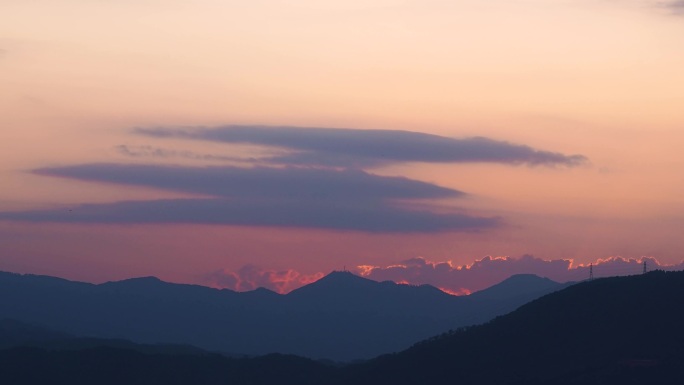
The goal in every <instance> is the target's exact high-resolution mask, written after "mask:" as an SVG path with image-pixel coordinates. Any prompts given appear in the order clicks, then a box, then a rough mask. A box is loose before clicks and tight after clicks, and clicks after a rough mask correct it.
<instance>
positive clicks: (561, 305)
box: [347, 271, 684, 385]
mask: <svg viewBox="0 0 684 385" xmlns="http://www.w3.org/2000/svg"><path fill="white" fill-rule="evenodd" d="M682 325H684V272H667V273H666V272H661V271H655V272H651V273H648V274H645V275H641V276H631V277H619V278H618V277H616V278H604V279H597V280H594V281H590V282H584V283H581V284H577V285H574V286H571V287H568V288H566V289H564V290H561V291H558V292H555V293H553V294H549V295H547V296H544V297H542V298H539V299H537V300H535V301H532V302H531V303H529V304H527V305H524V306H522V307H521V308H519V309H518V310H516V311H514V312H512V313H510V314H508V315H505V316H501V317H498V318H496V319H494V320H493V321H491V322H489V323H487V324H484V325H481V326H475V327H469V328H464V329H460V330H458V331H456V332H454V333H450V334H445V335H442V336H440V337H437V338H433V339H432V340H428V341H424V342H422V343H418V344H416V345H415V346H413V347H412V348H410V349H408V350H406V351H404V352H401V353H399V354H395V355H388V356H383V357H380V358H378V359H375V360H373V361H371V362H369V363H367V364H364V365H357V366H354V367H351V368H349V372H348V373H347V375H348V376H349V377H348V379H350V380H351V379H353V383H356V384H380V383H387V384H394V385H396V384H453V383H458V384H657V383H660V384H675V383H681V380H682V378H684V377H682V372H681V369H682V368H683V367H684V328H683V327H682ZM349 383H352V382H349Z"/></svg>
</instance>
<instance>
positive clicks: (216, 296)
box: [0, 272, 562, 361]
mask: <svg viewBox="0 0 684 385" xmlns="http://www.w3.org/2000/svg"><path fill="white" fill-rule="evenodd" d="M524 281H525V284H524V285H515V284H513V283H510V284H506V285H508V286H507V287H506V290H505V291H506V293H509V294H510V296H508V297H506V296H501V295H497V294H496V290H494V289H492V290H493V291H491V292H489V293H487V292H483V293H480V294H478V293H475V294H473V295H471V296H463V297H457V296H452V295H448V294H446V293H444V292H442V291H440V290H438V289H436V288H434V287H432V286H428V285H422V286H412V285H399V284H396V283H393V282H376V281H372V280H369V279H366V278H362V277H358V276H355V275H353V274H351V273H349V272H333V273H331V274H329V275H327V276H325V277H323V278H322V279H320V280H319V281H317V282H314V283H312V284H310V285H307V286H304V287H302V288H300V289H297V290H294V291H292V292H291V293H289V294H287V295H280V294H277V293H274V292H271V291H269V290H266V289H259V290H255V291H251V292H245V293H238V292H234V291H231V290H216V289H212V288H207V287H203V286H197V285H181V284H173V283H168V282H163V281H161V280H159V279H157V278H154V277H144V278H134V279H127V280H123V281H118V282H108V283H104V284H100V285H94V284H88V283H81V282H71V281H67V280H64V279H59V278H54V277H46V276H36V275H20V274H13V273H2V272H0V293H3V295H2V296H0V318H12V319H17V320H21V321H25V322H28V323H31V324H36V325H44V326H45V327H48V328H52V329H54V330H61V331H64V332H66V333H69V334H73V335H77V336H89V337H96V338H107V339H128V340H132V341H134V342H137V343H144V344H156V343H160V342H163V343H171V344H191V345H195V346H198V347H200V348H202V349H206V350H211V351H222V352H229V353H238V354H247V355H261V354H268V353H273V352H278V353H286V354H297V355H301V356H306V357H312V358H326V359H333V360H339V361H349V360H353V359H367V358H371V357H374V356H376V355H379V354H383V353H389V352H394V351H399V350H402V349H405V348H407V347H408V346H410V345H411V344H412V343H414V342H416V341H419V340H422V339H425V338H428V337H430V336H433V335H436V334H439V333H442V332H444V331H446V330H449V329H456V328H458V327H460V326H466V325H472V324H477V323H481V322H485V321H487V320H490V319H492V318H493V317H495V316H497V315H501V314H505V313H507V312H509V311H511V310H513V309H515V308H517V307H518V306H520V305H522V304H523V303H525V302H527V301H528V300H530V299H532V298H533V297H535V296H539V295H542V294H544V293H546V292H548V291H551V290H553V287H554V283H553V282H552V281H546V280H540V279H537V280H536V281H535V279H534V278H532V277H528V279H526V280H524ZM535 282H536V283H535ZM555 287H557V288H560V287H562V286H561V285H560V284H556V286H555ZM516 293H518V294H519V295H515V294H516Z"/></svg>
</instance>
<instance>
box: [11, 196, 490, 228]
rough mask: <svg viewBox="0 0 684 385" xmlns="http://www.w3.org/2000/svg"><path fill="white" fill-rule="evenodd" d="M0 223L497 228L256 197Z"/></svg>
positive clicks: (14, 216)
mask: <svg viewBox="0 0 684 385" xmlns="http://www.w3.org/2000/svg"><path fill="white" fill-rule="evenodd" d="M0 219H5V220H20V221H31V222H66V223H111V224H147V223H193V224H216V225H237V226H269V227H297V228H318V229H333V230H352V231H363V232H371V233H411V232H419V233H423V232H439V231H475V230H482V229H487V228H492V227H495V226H497V225H498V224H499V220H498V219H497V218H480V217H472V216H468V215H465V214H438V213H433V212H428V211H413V210H409V209H403V208H400V207H394V206H392V205H388V204H383V203H379V204H376V205H362V204H354V205H352V204H349V205H344V204H332V205H331V204H322V203H316V202H314V203H311V202H307V201H301V200H295V201H290V200H259V199H170V200H153V201H129V202H117V203H109V204H86V205H80V206H77V207H74V208H72V209H69V210H63V209H62V210H38V211H25V212H15V213H7V212H6V213H0Z"/></svg>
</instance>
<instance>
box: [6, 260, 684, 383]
mask: <svg viewBox="0 0 684 385" xmlns="http://www.w3.org/2000/svg"><path fill="white" fill-rule="evenodd" d="M345 282H347V283H349V282H352V281H345ZM356 282H362V281H356ZM322 284H326V283H325V282H324V283H322ZM362 284H365V283H362ZM682 303H684V272H668V273H665V272H651V273H648V274H644V275H640V276H631V277H619V278H603V279H597V280H594V281H588V282H582V283H579V284H576V285H573V286H570V287H567V288H565V289H563V290H560V291H557V292H555V293H552V294H549V295H546V296H544V297H541V298H539V299H537V300H535V301H532V302H530V303H528V304H526V305H524V306H522V307H520V308H519V309H517V310H516V311H513V312H511V313H510V314H507V315H504V316H500V317H497V318H496V319H494V320H492V321H490V322H487V323H485V324H482V325H479V326H470V327H464V328H460V329H458V330H456V331H453V332H450V333H444V334H442V335H440V336H436V337H433V338H430V339H429V340H425V341H422V342H420V343H417V344H415V345H414V346H412V347H411V348H410V349H407V350H405V351H402V352H400V353H395V354H389V355H384V356H380V357H377V358H375V359H372V360H369V361H366V362H362V363H357V364H349V365H346V366H333V365H326V364H324V363H321V362H315V361H312V360H308V359H304V358H300V357H295V356H289V355H278V354H274V355H268V356H263V357H255V358H239V359H235V358H227V357H225V356H221V355H216V354H203V355H202V354H195V355H190V354H182V353H181V354H157V353H142V352H140V351H136V350H132V349H128V348H112V347H107V346H105V347H97V348H86V349H76V350H60V351H55V350H47V349H38V348H26V347H22V348H12V349H0V383H7V384H13V385H38V384H41V385H42V384H46V383H49V384H58V385H59V384H69V385H81V384H83V385H86V384H99V385H109V384H124V383H125V384H131V385H137V384H140V385H162V384H163V385H174V384H179V385H180V384H194V385H213V384H217V385H218V384H228V383H230V384H233V385H262V384H263V385H266V384H273V383H278V384H281V385H290V384H292V385H295V384H296V385H307V384H327V385H350V384H354V385H357V384H358V385H371V384H399V385H410V384H421V385H422V384H436V385H440V384H463V385H469V384H478V385H490V384H534V385H580V384H582V385H585V384H586V385H598V384H609V385H610V384H616V385H617V384H648V385H661V384H662V385H664V384H679V383H681V379H682V376H681V369H682V367H684V328H682V327H681V325H682V324H684V311H683V310H682V306H681V304H682ZM0 324H2V322H0ZM12 327H13V326H12ZM21 328H24V327H23V326H22V327H21Z"/></svg>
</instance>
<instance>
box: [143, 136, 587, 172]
mask: <svg viewBox="0 0 684 385" xmlns="http://www.w3.org/2000/svg"><path fill="white" fill-rule="evenodd" d="M135 132H136V133H138V134H141V135H146V136H152V137H162V138H164V137H176V138H187V139H197V140H207V141H214V142H226V143H242V144H252V145H261V146H270V147H277V148H281V149H287V150H291V151H292V153H291V154H287V155H283V156H276V157H272V158H269V159H268V160H269V161H271V162H274V163H281V164H299V165H312V166H315V165H322V166H331V165H333V166H342V167H358V166H359V165H374V164H382V163H393V162H431V163H464V162H491V163H505V164H528V165H549V166H552V165H563V166H577V165H580V164H583V163H586V162H587V158H586V157H584V156H583V155H564V154H561V153H556V152H550V151H541V150H536V149H534V148H532V147H529V146H525V145H519V144H513V143H509V142H505V141H497V140H493V139H488V138H483V137H472V138H464V139H455V138H448V137H443V136H438V135H431V134H424V133H419V132H411V131H397V130H355V129H344V128H303V127H287V126H283V127H270V126H224V127H214V128H194V129H168V128H138V129H136V130H135Z"/></svg>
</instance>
